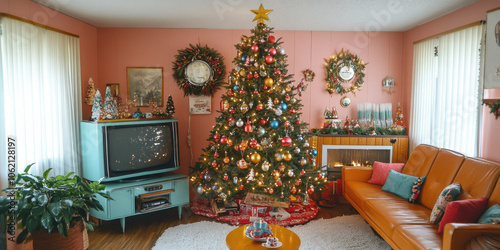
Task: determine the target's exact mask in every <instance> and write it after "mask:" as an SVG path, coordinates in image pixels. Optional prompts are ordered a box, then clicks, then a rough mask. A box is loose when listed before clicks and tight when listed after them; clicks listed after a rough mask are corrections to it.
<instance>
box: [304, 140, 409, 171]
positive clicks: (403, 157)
mask: <svg viewBox="0 0 500 250" xmlns="http://www.w3.org/2000/svg"><path fill="white" fill-rule="evenodd" d="M323 145H374V146H375V145H377V146H378V145H380V146H392V162H402V163H406V161H407V160H408V136H407V135H387V136H369V135H318V136H314V137H313V138H312V146H315V147H316V149H317V151H318V155H317V156H316V165H317V166H318V167H319V166H321V164H322V162H321V159H322V152H323Z"/></svg>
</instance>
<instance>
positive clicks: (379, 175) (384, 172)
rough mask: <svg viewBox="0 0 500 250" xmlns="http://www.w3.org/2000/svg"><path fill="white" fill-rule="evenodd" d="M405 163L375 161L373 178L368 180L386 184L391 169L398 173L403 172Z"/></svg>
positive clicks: (377, 183)
mask: <svg viewBox="0 0 500 250" xmlns="http://www.w3.org/2000/svg"><path fill="white" fill-rule="evenodd" d="M404 165H405V164H404V163H383V162H379V161H375V162H374V163H373V171H372V178H371V179H370V180H368V183H371V184H376V185H384V184H385V180H386V179H387V176H388V175H389V172H390V171H391V169H392V170H394V171H396V172H398V173H401V170H403V167H404Z"/></svg>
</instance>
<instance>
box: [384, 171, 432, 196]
mask: <svg viewBox="0 0 500 250" xmlns="http://www.w3.org/2000/svg"><path fill="white" fill-rule="evenodd" d="M421 179H422V181H425V177H421ZM417 180H418V177H416V176H410V175H406V174H402V173H398V172H396V171H394V170H391V171H390V172H389V176H387V181H386V182H385V184H384V186H383V187H382V190H384V191H387V192H391V193H393V194H397V195H398V196H400V197H402V198H404V199H408V198H410V195H411V187H412V185H413V183H414V182H416V181H417Z"/></svg>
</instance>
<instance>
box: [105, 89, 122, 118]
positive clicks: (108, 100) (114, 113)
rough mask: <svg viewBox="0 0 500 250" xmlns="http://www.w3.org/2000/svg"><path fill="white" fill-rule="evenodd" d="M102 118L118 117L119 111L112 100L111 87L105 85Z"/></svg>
mask: <svg viewBox="0 0 500 250" xmlns="http://www.w3.org/2000/svg"><path fill="white" fill-rule="evenodd" d="M103 112H104V119H116V118H118V115H119V112H118V109H117V108H116V102H115V100H113V96H112V95H111V89H110V88H109V87H106V96H105V99H104V111H103Z"/></svg>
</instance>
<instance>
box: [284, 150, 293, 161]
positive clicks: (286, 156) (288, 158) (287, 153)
mask: <svg viewBox="0 0 500 250" xmlns="http://www.w3.org/2000/svg"><path fill="white" fill-rule="evenodd" d="M283 159H284V160H285V161H291V160H292V154H290V152H286V153H285V154H284V155H283Z"/></svg>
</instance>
